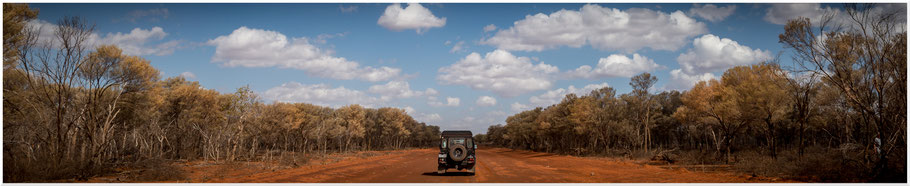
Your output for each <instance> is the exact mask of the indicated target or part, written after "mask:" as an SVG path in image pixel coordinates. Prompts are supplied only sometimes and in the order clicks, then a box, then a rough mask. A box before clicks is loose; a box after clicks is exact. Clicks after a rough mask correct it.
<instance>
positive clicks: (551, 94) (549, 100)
mask: <svg viewBox="0 0 910 186" xmlns="http://www.w3.org/2000/svg"><path fill="white" fill-rule="evenodd" d="M609 86H610V85H608V84H607V83H601V84H588V85H585V86H584V87H582V88H575V86H573V85H569V87H568V88H559V89H555V90H549V91H547V92H545V93H543V94H540V95H536V96H531V98H528V101H530V103H531V104H532V105H534V106H538V107H546V106H549V105H552V104H556V103H559V102H560V101H562V99H563V98H565V97H566V95H567V94H575V95H578V96H582V95H586V94H588V93H590V92H591V91H592V90H597V89H600V88H603V87H609ZM513 108H514V105H513Z"/></svg>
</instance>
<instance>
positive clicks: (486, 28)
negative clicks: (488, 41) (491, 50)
mask: <svg viewBox="0 0 910 186" xmlns="http://www.w3.org/2000/svg"><path fill="white" fill-rule="evenodd" d="M494 30H496V25H493V24H489V25H487V26H484V27H483V32H489V31H494Z"/></svg>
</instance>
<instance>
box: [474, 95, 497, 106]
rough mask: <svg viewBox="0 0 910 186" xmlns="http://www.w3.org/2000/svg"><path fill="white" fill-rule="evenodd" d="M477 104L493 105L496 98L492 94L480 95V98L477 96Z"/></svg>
mask: <svg viewBox="0 0 910 186" xmlns="http://www.w3.org/2000/svg"><path fill="white" fill-rule="evenodd" d="M475 104H477V105H479V106H485V107H488V106H493V105H496V98H493V97H490V96H480V97H479V98H477V101H476V102H475Z"/></svg>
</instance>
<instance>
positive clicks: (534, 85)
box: [437, 50, 559, 97]
mask: <svg viewBox="0 0 910 186" xmlns="http://www.w3.org/2000/svg"><path fill="white" fill-rule="evenodd" d="M558 72H559V69H558V68H557V67H556V66H552V65H548V64H545V63H543V62H541V63H538V64H537V65H534V64H532V63H531V59H530V58H528V57H517V56H514V55H512V54H511V53H509V52H508V51H504V50H495V51H493V52H489V53H487V54H486V55H485V56H481V55H480V54H478V53H476V52H475V53H471V54H469V55H468V56H466V57H465V58H463V59H461V60H459V61H458V62H456V63H455V64H452V65H449V66H446V67H442V68H439V75H438V76H437V79H438V80H439V81H441V82H442V83H443V84H458V85H466V86H469V87H471V88H473V89H479V90H489V91H492V92H494V93H496V94H499V95H500V96H506V97H513V96H517V95H520V94H523V93H526V92H530V91H536V90H543V89H547V88H550V86H552V85H553V81H554V80H553V77H552V76H553V75H554V74H556V73H558Z"/></svg>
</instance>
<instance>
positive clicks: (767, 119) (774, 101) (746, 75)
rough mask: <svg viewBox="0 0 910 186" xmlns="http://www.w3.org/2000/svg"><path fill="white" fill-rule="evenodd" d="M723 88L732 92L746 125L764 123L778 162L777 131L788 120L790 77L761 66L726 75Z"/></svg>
mask: <svg viewBox="0 0 910 186" xmlns="http://www.w3.org/2000/svg"><path fill="white" fill-rule="evenodd" d="M722 78H723V80H722V85H723V86H725V87H728V90H731V92H729V93H731V94H732V95H729V96H733V97H735V100H736V101H735V102H736V103H735V104H736V105H737V109H739V110H740V111H739V113H742V115H741V116H742V117H744V118H742V119H740V120H743V121H763V122H764V123H765V130H766V132H767V136H766V139H767V143H768V147H769V150H770V154H771V157H772V158H777V148H776V147H777V146H776V142H775V138H776V137H777V136H776V135H775V134H774V131H775V130H776V129H775V127H776V126H777V125H779V123H780V122H781V121H782V120H783V119H784V118H783V116H784V114H786V112H787V111H788V110H787V108H788V107H787V105H789V101H790V100H789V99H787V90H786V89H785V87H786V83H787V77H786V75H785V74H784V72H783V70H781V69H780V68H779V67H778V66H777V65H774V64H771V63H760V64H755V65H751V66H738V67H733V68H731V69H728V70H727V71H726V72H724V75H723V77H722Z"/></svg>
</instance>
